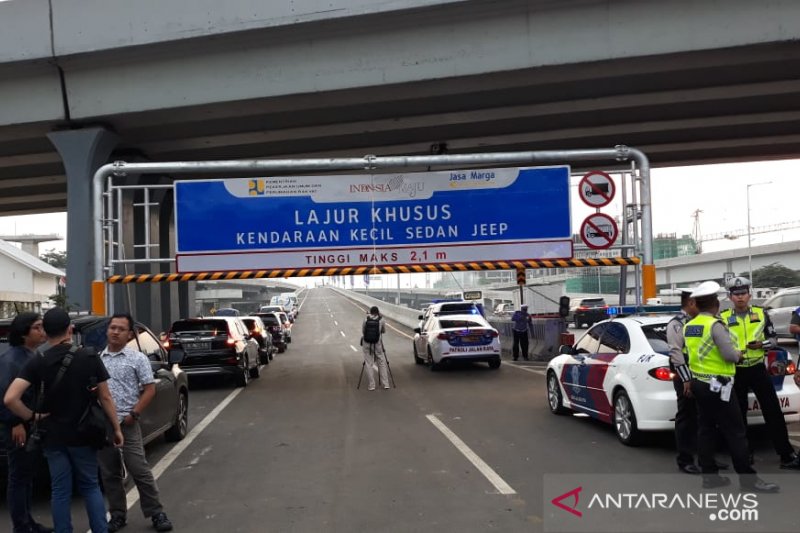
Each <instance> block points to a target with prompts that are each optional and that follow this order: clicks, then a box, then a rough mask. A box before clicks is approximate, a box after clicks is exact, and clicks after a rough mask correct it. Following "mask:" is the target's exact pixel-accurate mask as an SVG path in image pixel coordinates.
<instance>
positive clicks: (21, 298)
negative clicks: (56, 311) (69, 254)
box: [0, 240, 66, 318]
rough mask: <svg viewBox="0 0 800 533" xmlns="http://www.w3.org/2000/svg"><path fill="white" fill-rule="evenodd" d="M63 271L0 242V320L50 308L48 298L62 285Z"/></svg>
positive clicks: (49, 299)
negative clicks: (20, 313)
mask: <svg viewBox="0 0 800 533" xmlns="http://www.w3.org/2000/svg"><path fill="white" fill-rule="evenodd" d="M64 276H66V274H65V273H64V271H63V270H59V269H58V268H56V267H54V266H51V265H49V264H47V263H45V262H44V261H42V260H41V259H39V258H38V257H36V256H34V255H31V254H29V253H28V252H24V251H22V250H21V249H19V248H17V247H16V246H14V245H13V244H11V243H9V242H6V241H4V240H0V317H1V318H9V317H13V316H15V315H16V314H17V313H19V312H22V311H37V312H41V311H42V310H44V309H48V308H50V307H52V306H53V305H54V304H53V301H52V300H51V296H53V295H54V294H57V293H58V291H59V284H63V283H64Z"/></svg>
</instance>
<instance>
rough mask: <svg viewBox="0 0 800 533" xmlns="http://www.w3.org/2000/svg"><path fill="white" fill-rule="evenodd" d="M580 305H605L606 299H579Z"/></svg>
mask: <svg viewBox="0 0 800 533" xmlns="http://www.w3.org/2000/svg"><path fill="white" fill-rule="evenodd" d="M581 305H582V306H583V307H603V306H604V305H606V301H605V300H604V299H602V298H587V299H584V300H581Z"/></svg>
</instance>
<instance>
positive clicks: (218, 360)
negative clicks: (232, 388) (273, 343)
mask: <svg viewBox="0 0 800 533" xmlns="http://www.w3.org/2000/svg"><path fill="white" fill-rule="evenodd" d="M164 346H165V348H167V349H168V350H169V351H170V361H174V362H178V363H180V366H181V368H182V369H183V370H184V372H186V373H187V374H189V375H190V376H199V375H223V376H232V377H233V378H234V379H235V381H236V385H237V386H239V387H246V386H247V384H248V382H249V381H250V378H257V377H258V376H259V375H260V373H261V370H260V369H261V367H260V363H259V357H258V343H257V342H256V341H255V339H253V338H252V337H251V336H250V332H249V331H247V326H245V325H244V322H242V320H241V319H240V318H238V317H220V316H216V317H203V318H183V319H181V320H177V321H175V322H173V323H172V327H170V329H169V333H168V334H167V340H166V341H164Z"/></svg>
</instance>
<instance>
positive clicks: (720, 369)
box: [683, 314, 736, 382]
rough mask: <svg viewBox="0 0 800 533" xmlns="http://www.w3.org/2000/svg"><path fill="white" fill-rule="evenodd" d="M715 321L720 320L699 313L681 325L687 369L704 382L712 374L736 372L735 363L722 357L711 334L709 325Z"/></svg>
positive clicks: (721, 374)
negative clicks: (687, 360) (687, 362)
mask: <svg viewBox="0 0 800 533" xmlns="http://www.w3.org/2000/svg"><path fill="white" fill-rule="evenodd" d="M715 322H720V320H719V319H718V318H716V317H713V316H710V315H705V314H699V315H697V316H696V317H694V318H693V319H691V320H690V321H688V322H687V323H686V325H685V326H683V338H684V339H685V341H686V351H687V352H688V354H689V370H691V371H692V375H693V376H694V377H695V378H697V379H699V380H701V381H706V382H707V381H708V380H709V379H711V378H712V377H714V376H733V375H735V374H736V365H735V364H734V363H731V362H730V361H726V360H725V359H724V358H723V357H722V354H721V353H720V351H719V348H717V345H716V344H715V343H714V339H713V338H712V336H711V326H713V325H714V323H715Z"/></svg>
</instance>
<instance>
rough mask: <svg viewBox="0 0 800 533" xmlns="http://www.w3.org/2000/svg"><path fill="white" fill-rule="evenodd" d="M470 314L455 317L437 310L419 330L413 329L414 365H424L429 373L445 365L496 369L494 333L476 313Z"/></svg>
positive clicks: (497, 352) (497, 338)
mask: <svg viewBox="0 0 800 533" xmlns="http://www.w3.org/2000/svg"><path fill="white" fill-rule="evenodd" d="M473 311H474V312H471V313H468V314H464V313H463V311H462V312H461V314H455V313H450V312H446V311H443V310H442V309H441V308H438V311H435V312H431V313H430V315H429V316H428V318H427V319H426V320H425V323H424V324H423V325H422V326H421V327H418V328H414V343H413V350H414V362H415V363H416V364H418V365H421V364H424V363H426V362H427V364H428V367H429V368H430V369H431V370H433V371H435V370H438V369H439V368H440V367H441V366H442V365H443V364H445V363H447V362H449V361H474V362H486V363H489V367H491V368H494V369H497V368H500V336H499V334H498V331H497V330H496V329H495V328H493V327H492V325H491V324H489V322H487V321H486V319H485V318H483V316H482V315H481V314H480V313H479V312H478V311H477V309H474V310H473ZM420 318H421V317H420Z"/></svg>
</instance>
